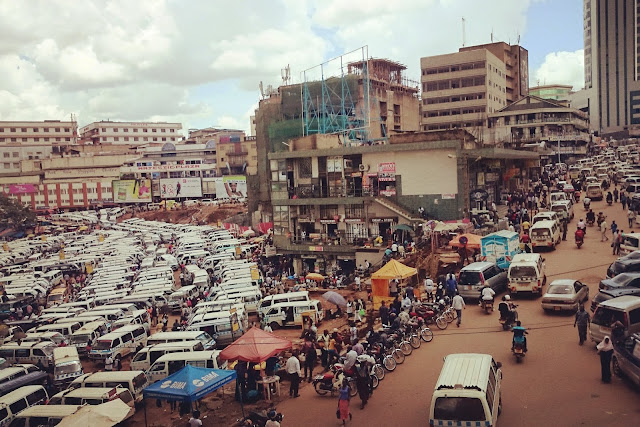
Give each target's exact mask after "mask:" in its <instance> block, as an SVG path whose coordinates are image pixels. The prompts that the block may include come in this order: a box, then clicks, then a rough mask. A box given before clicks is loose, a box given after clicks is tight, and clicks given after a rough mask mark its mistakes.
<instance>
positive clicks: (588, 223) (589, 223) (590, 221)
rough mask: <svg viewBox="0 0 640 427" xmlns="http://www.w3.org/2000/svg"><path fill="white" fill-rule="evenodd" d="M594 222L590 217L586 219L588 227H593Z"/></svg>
mask: <svg viewBox="0 0 640 427" xmlns="http://www.w3.org/2000/svg"><path fill="white" fill-rule="evenodd" d="M594 222H595V221H594V220H592V219H587V225H588V226H589V227H593V224H594Z"/></svg>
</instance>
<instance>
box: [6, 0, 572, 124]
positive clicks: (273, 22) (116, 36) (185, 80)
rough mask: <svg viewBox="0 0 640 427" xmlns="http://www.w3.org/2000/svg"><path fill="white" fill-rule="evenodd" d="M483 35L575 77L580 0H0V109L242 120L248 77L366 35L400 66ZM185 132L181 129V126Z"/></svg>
mask: <svg viewBox="0 0 640 427" xmlns="http://www.w3.org/2000/svg"><path fill="white" fill-rule="evenodd" d="M462 17H464V18H465V22H466V25H465V30H466V45H472V44H481V43H489V42H490V41H491V34H492V33H493V39H494V41H505V42H510V43H513V44H515V43H517V41H518V37H519V38H520V43H521V45H522V46H524V47H525V48H527V49H528V50H529V75H530V76H531V82H530V84H531V85H532V86H533V85H535V84H536V83H538V82H539V83H540V84H544V83H546V84H550V83H563V84H571V85H573V86H574V88H575V89H579V88H581V87H582V86H583V60H582V56H583V54H582V48H583V40H582V0H483V1H478V0H395V1H389V0H349V1H344V0H318V1H314V0H238V1H235V2H229V1H222V0H190V1H186V0H135V1H131V0H83V1H82V2H77V1H72V0H20V1H18V0H0V75H2V80H1V83H0V120H44V119H61V120H65V119H69V116H70V114H72V113H74V114H76V117H77V120H78V122H79V125H80V126H82V125H85V124H87V123H90V122H92V121H95V120H108V119H110V120H120V121H143V120H150V121H177V122H181V123H182V124H183V127H184V128H185V129H188V128H201V127H206V126H221V127H227V128H239V129H244V130H247V131H248V129H249V116H250V115H251V114H252V113H253V110H254V109H255V108H256V107H257V102H258V99H259V98H260V92H259V90H258V84H259V82H260V81H263V82H264V86H265V87H266V86H267V85H273V86H274V87H277V86H278V85H279V84H280V83H281V69H282V68H284V67H285V66H286V65H287V64H289V65H290V67H291V76H292V80H293V82H294V83H295V82H299V81H300V80H301V77H300V76H301V72H302V71H303V70H306V69H308V68H310V67H313V66H314V65H316V64H320V63H322V62H324V61H326V60H328V59H330V58H334V57H336V56H338V55H340V54H342V53H344V52H350V51H353V50H356V49H359V48H360V47H362V46H364V45H366V46H368V53H369V56H372V57H384V58H389V59H392V60H395V61H399V62H402V63H404V64H406V65H407V66H408V70H407V77H409V78H413V79H415V80H419V78H420V69H419V64H420V57H422V56H429V55H436V54H442V53H450V52H454V51H456V50H457V49H458V48H459V47H460V46H461V45H462V24H461V21H462ZM185 133H186V131H185Z"/></svg>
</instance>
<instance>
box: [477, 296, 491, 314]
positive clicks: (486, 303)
mask: <svg viewBox="0 0 640 427" xmlns="http://www.w3.org/2000/svg"><path fill="white" fill-rule="evenodd" d="M480 306H481V307H482V309H483V310H484V312H485V313H487V314H489V311H491V312H492V313H493V300H484V299H481V300H480Z"/></svg>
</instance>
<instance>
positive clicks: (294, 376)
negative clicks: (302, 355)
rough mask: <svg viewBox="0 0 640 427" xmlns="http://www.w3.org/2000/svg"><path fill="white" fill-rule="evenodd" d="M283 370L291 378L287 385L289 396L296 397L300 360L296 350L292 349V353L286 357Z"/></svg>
mask: <svg viewBox="0 0 640 427" xmlns="http://www.w3.org/2000/svg"><path fill="white" fill-rule="evenodd" d="M285 370H286V371H287V374H289V378H290V379H291V385H290V386H289V396H293V397H298V396H300V395H299V394H298V386H299V385H300V361H299V360H298V350H293V354H292V355H291V357H290V358H288V359H287V364H286V365H285Z"/></svg>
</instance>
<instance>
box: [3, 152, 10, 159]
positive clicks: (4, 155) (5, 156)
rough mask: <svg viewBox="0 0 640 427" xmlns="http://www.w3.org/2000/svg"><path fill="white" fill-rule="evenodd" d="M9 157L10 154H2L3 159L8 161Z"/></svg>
mask: <svg viewBox="0 0 640 427" xmlns="http://www.w3.org/2000/svg"><path fill="white" fill-rule="evenodd" d="M9 156H11V153H2V157H4V158H5V159H8V158H9Z"/></svg>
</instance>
